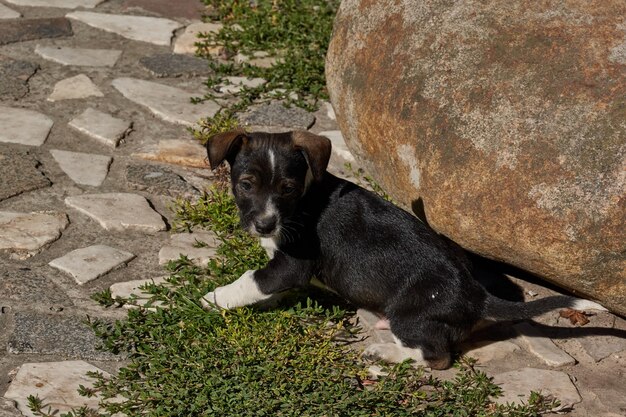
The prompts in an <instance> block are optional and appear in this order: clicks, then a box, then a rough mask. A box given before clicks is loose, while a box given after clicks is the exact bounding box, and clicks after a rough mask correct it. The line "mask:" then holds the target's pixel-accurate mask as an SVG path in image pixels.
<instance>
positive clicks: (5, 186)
mask: <svg viewBox="0 0 626 417" xmlns="http://www.w3.org/2000/svg"><path fill="white" fill-rule="evenodd" d="M1 111H2V108H1V107H0V112H1ZM0 134H1V131H0ZM0 142H1V140H0ZM38 167H39V161H38V160H37V159H35V157H34V156H32V155H31V154H30V153H28V152H24V151H21V150H15V149H6V150H2V148H0V178H7V179H8V178H10V180H6V181H1V182H0V201H2V200H5V199H7V198H9V197H13V196H16V195H19V194H22V193H25V192H27V191H32V190H37V189H39V188H43V187H49V186H50V185H52V183H51V182H50V180H49V179H48V178H47V177H46V176H45V175H44V174H43V173H42V172H41V171H40V170H39V168H38ZM16 172H19V173H20V175H15V173H16Z"/></svg>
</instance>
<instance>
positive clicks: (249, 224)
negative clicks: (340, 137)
mask: <svg viewBox="0 0 626 417" xmlns="http://www.w3.org/2000/svg"><path fill="white" fill-rule="evenodd" d="M330 151H331V144H330V140H328V139H327V138H325V137H323V136H318V135H314V134H312V133H309V132H305V131H295V132H287V133H275V134H272V133H262V132H255V133H246V132H244V131H242V130H235V131H231V132H226V133H220V134H218V135H215V136H213V137H212V138H210V139H209V141H208V142H207V152H208V155H209V163H210V164H211V168H212V169H215V168H217V167H218V166H219V165H220V164H221V163H222V162H223V161H224V160H226V161H228V163H229V164H230V172H231V174H230V175H231V182H232V189H233V194H234V195H235V201H236V202H237V207H238V208H239V213H240V216H241V222H242V226H243V227H244V228H245V229H246V230H248V231H249V232H250V233H252V234H254V235H258V236H261V237H272V238H274V237H278V236H280V233H281V228H283V227H285V224H286V223H288V221H289V218H290V217H292V216H293V214H294V212H295V210H296V207H297V205H298V202H299V201H300V199H301V198H302V197H303V196H304V194H305V193H306V191H307V189H308V187H309V186H310V184H311V183H312V182H315V181H319V180H320V179H321V178H322V177H323V175H324V173H325V172H326V167H327V166H328V160H329V159H330Z"/></svg>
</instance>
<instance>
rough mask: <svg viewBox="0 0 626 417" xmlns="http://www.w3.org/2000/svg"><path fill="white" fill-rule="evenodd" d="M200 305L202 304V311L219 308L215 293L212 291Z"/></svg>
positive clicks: (204, 297) (201, 300) (203, 298)
mask: <svg viewBox="0 0 626 417" xmlns="http://www.w3.org/2000/svg"><path fill="white" fill-rule="evenodd" d="M200 304H202V309H204V310H206V311H211V310H215V308H216V307H219V306H218V304H217V301H216V299H215V292H214V291H211V292H208V293H206V294H205V295H204V296H203V297H202V298H201V299H200Z"/></svg>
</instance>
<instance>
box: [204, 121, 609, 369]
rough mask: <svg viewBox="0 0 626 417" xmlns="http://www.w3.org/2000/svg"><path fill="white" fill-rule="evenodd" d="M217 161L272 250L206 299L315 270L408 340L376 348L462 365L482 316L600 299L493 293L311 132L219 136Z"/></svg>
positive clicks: (260, 296)
mask: <svg viewBox="0 0 626 417" xmlns="http://www.w3.org/2000/svg"><path fill="white" fill-rule="evenodd" d="M207 151H208V156H209V162H210V165H211V167H212V168H216V167H218V166H219V165H220V164H221V163H222V162H223V161H224V160H226V161H228V163H229V164H230V168H231V181H232V191H233V194H234V196H235V201H236V203H237V206H238V208H239V212H240V216H241V224H242V226H243V227H244V228H245V229H246V230H247V231H249V232H250V233H251V234H253V235H257V236H259V237H260V238H261V244H262V245H263V246H264V247H265V249H266V250H267V252H268V255H269V256H270V258H271V260H270V261H269V263H268V265H267V266H266V267H265V268H263V269H260V270H257V271H247V272H246V273H244V274H243V275H242V276H241V277H240V278H239V279H238V280H236V281H235V282H233V283H232V284H229V285H226V286H223V287H219V288H217V289H216V290H215V291H214V292H210V293H208V294H206V295H205V296H204V297H203V299H202V300H201V301H202V304H203V305H204V306H205V308H209V307H211V306H213V305H215V306H218V307H221V308H226V309H230V308H235V307H240V306H245V305H249V304H254V303H258V302H262V301H265V300H268V299H270V298H272V296H273V295H275V294H279V293H281V292H283V291H287V290H290V289H294V288H304V287H307V286H308V285H309V283H310V281H311V279H312V278H313V277H316V278H317V279H319V280H320V281H321V282H322V283H323V284H324V285H325V286H327V287H329V288H330V289H332V290H333V291H334V292H336V293H338V294H339V295H340V296H342V297H344V298H345V299H346V300H348V301H349V302H351V303H353V304H354V305H356V306H358V307H361V308H365V309H368V310H370V311H373V312H375V313H377V314H379V315H380V316H381V317H385V318H386V320H387V321H388V325H389V327H390V330H391V332H392V334H393V335H394V338H395V340H396V343H395V344H394V343H383V344H374V345H371V346H369V347H368V348H367V350H366V351H365V352H364V354H365V355H367V356H374V357H378V358H381V359H383V360H387V361H390V362H399V361H402V360H405V359H413V360H414V361H415V362H416V363H418V364H421V365H424V366H429V367H432V368H436V369H444V368H447V367H449V366H450V363H451V354H450V352H451V351H452V349H453V347H454V345H455V344H456V343H458V342H460V341H461V340H463V339H464V338H465V337H467V336H468V335H469V333H470V331H471V330H472V328H473V327H474V326H475V325H476V324H477V323H478V322H479V321H481V320H484V319H487V320H519V319H525V318H530V317H533V316H535V315H538V314H541V313H544V312H546V311H549V310H552V309H555V308H564V307H572V308H597V309H603V308H602V307H601V306H599V305H598V304H596V303H592V302H585V301H584V300H575V299H572V298H569V297H563V296H557V297H549V298H545V299H541V300H536V301H532V302H529V303H517V302H510V301H505V300H502V299H499V298H496V297H494V296H492V295H490V294H489V293H488V292H486V291H485V289H484V288H483V287H482V286H481V285H480V284H479V283H478V282H477V281H476V280H475V279H474V278H473V277H472V272H471V267H470V265H469V263H468V261H467V260H466V258H465V257H464V256H463V255H462V254H461V253H460V252H459V251H458V250H456V249H455V248H453V247H452V246H451V244H449V243H448V242H447V241H446V240H444V239H443V238H442V237H440V236H439V235H438V234H437V233H435V232H434V231H433V230H431V229H430V228H428V227H427V226H426V225H424V224H423V223H422V222H420V221H419V220H418V219H417V218H416V217H414V216H413V215H411V214H409V213H407V212H405V211H404V210H402V209H400V208H398V207H396V206H395V205H393V204H391V203H389V202H387V201H385V200H383V199H382V198H380V197H378V196H377V195H375V194H373V193H371V192H369V191H367V190H365V189H363V188H361V187H359V186H357V185H355V184H353V183H351V182H348V181H345V180H343V179H340V178H337V177H335V176H334V175H331V174H330V173H328V172H327V171H326V167H327V165H328V160H329V158H330V153H331V143H330V140H328V139H327V138H325V137H322V136H317V135H314V134H311V133H309V132H303V131H296V132H289V133H278V134H270V133H260V132H257V133H245V132H244V131H232V132H228V133H221V134H218V135H216V136H213V137H212V138H211V139H210V140H209V142H208V144H207Z"/></svg>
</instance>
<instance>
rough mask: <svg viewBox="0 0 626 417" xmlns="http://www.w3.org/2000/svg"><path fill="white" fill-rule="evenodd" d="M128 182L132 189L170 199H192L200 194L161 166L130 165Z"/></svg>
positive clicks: (127, 169) (181, 178) (179, 177)
mask: <svg viewBox="0 0 626 417" xmlns="http://www.w3.org/2000/svg"><path fill="white" fill-rule="evenodd" d="M126 181H128V184H129V185H130V188H134V189H136V190H142V191H147V192H149V193H151V194H160V195H167V196H170V197H192V196H197V195H199V194H200V193H199V191H198V190H196V189H195V188H194V187H193V186H192V185H191V184H189V183H188V182H187V181H185V179H184V178H183V177H181V176H180V175H178V174H176V173H175V172H172V171H171V170H170V169H168V168H165V167H163V166H160V165H152V164H136V163H133V164H130V165H128V166H127V167H126Z"/></svg>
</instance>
